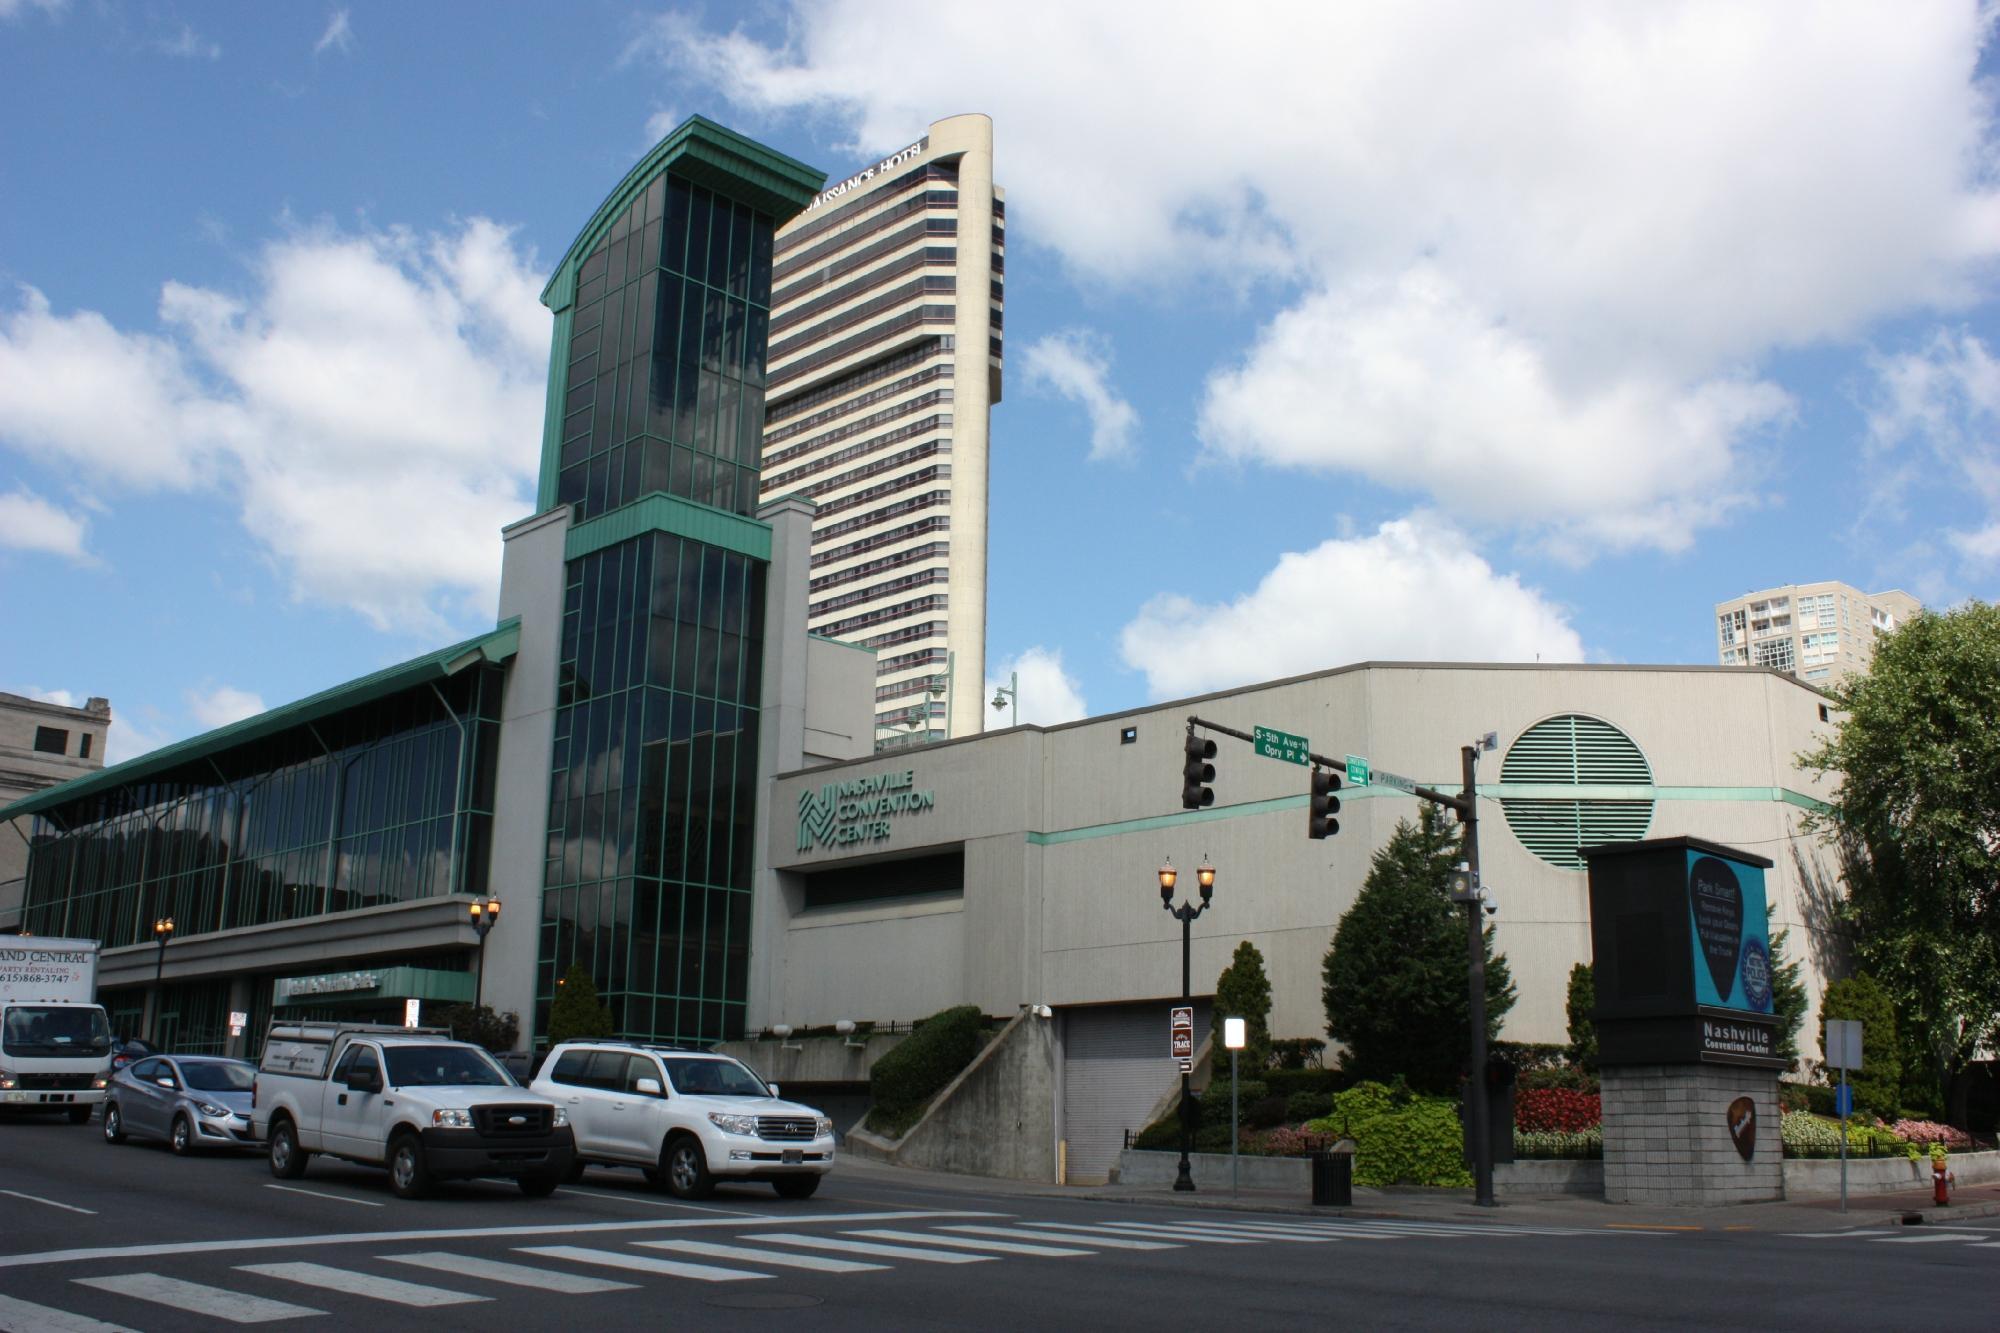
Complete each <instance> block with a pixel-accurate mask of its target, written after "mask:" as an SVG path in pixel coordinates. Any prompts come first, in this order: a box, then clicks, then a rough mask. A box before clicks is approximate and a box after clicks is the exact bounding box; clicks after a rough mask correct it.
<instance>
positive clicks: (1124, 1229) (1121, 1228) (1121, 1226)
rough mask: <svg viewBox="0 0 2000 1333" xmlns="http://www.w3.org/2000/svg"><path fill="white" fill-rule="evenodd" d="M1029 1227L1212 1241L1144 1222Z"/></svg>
mask: <svg viewBox="0 0 2000 1333" xmlns="http://www.w3.org/2000/svg"><path fill="white" fill-rule="evenodd" d="M1028 1225H1029V1226H1031V1227H1034V1228H1035V1229H1036V1230H1038V1231H1039V1230H1045V1229H1047V1228H1049V1227H1054V1226H1062V1227H1066V1228H1068V1229H1069V1230H1071V1231H1089V1232H1098V1231H1102V1232H1107V1233H1109V1234H1111V1235H1114V1236H1152V1237H1154V1238H1155V1239H1159V1240H1178V1241H1191V1240H1194V1241H1200V1240H1209V1239H1210V1237H1208V1236H1206V1235H1205V1234H1203V1233H1202V1232H1201V1231H1199V1230H1196V1229H1193V1228H1191V1227H1169V1226H1158V1225H1151V1224H1148V1223H1144V1222H1062V1223H1056V1222H1030V1223H1028ZM1213 1240H1214V1243H1215V1244H1217V1245H1258V1244H1262V1242H1261V1241H1255V1240H1252V1239H1251V1238H1250V1237H1248V1236H1216V1237H1214V1238H1213Z"/></svg>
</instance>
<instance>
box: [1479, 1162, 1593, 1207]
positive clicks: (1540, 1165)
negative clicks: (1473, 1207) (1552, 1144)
mask: <svg viewBox="0 0 2000 1333" xmlns="http://www.w3.org/2000/svg"><path fill="white" fill-rule="evenodd" d="M1493 1194H1494V1197H1495V1198H1501V1199H1555V1198H1561V1197H1563V1196H1565V1195H1571V1194H1583V1195H1588V1196H1589V1197H1591V1198H1593V1199H1601V1198H1603V1197H1604V1163H1602V1162H1596V1161H1587V1160H1577V1161H1539V1160H1530V1159H1527V1158H1520V1157H1517V1158H1515V1159H1514V1160H1513V1161H1511V1162H1496V1163H1494V1165H1493Z"/></svg>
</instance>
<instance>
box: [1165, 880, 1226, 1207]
mask: <svg viewBox="0 0 2000 1333" xmlns="http://www.w3.org/2000/svg"><path fill="white" fill-rule="evenodd" d="M1194 874H1195V880H1196V882H1197V883H1198V884H1199V885H1200V886H1201V903H1200V905H1199V906H1197V905H1195V904H1193V903H1187V902H1183V903H1182V904H1181V905H1180V906H1179V907H1176V906H1174V884H1175V882H1176V881H1177V880H1178V879H1179V878H1180V872H1179V871H1177V870H1175V869H1174V868H1173V866H1172V864H1171V863H1169V864H1167V865H1163V866H1161V867H1160V906H1162V907H1164V908H1166V909H1167V911H1169V912H1171V913H1173V916H1174V919H1175V920H1176V921H1179V922H1180V923H1181V1004H1182V1006H1183V1007H1192V1005H1193V1004H1194V999H1193V995H1192V992H1191V991H1190V989H1189V986H1190V982H1191V978H1190V976H1189V973H1188V948H1189V941H1190V939H1191V938H1192V935H1191V929H1190V928H1191V927H1192V926H1193V925H1194V919H1195V918H1196V917H1198V916H1200V915H1201V914H1202V913H1203V912H1205V911H1207V910H1208V904H1209V900H1210V899H1211V898H1213V897H1214V896H1215V867H1214V866H1212V865H1209V864H1207V863H1206V862H1204V863H1203V864H1202V866H1201V868H1200V869H1199V870H1196V871H1195V872H1194ZM1192 1064H1193V1061H1192V1060H1190V1061H1189V1062H1188V1063H1187V1064H1185V1065H1183V1066H1181V1165H1180V1172H1179V1173H1178V1174H1177V1175H1176V1176H1175V1177H1174V1188H1175V1189H1177V1190H1191V1189H1193V1188H1194V1174H1193V1172H1192V1171H1190V1170H1189V1168H1188V1154H1189V1153H1190V1152H1192V1151H1193V1150H1194V1116H1195V1110H1194V1093H1193V1092H1192V1091H1191V1090H1190V1088H1189V1087H1188V1083H1189V1079H1190V1066H1191V1065H1192Z"/></svg>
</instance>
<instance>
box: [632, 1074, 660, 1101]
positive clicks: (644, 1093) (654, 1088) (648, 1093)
mask: <svg viewBox="0 0 2000 1333" xmlns="http://www.w3.org/2000/svg"><path fill="white" fill-rule="evenodd" d="M632 1091H634V1092H636V1093H638V1094H639V1095H640V1096H641V1097H657V1096H659V1095H660V1080H658V1079H656V1078H642V1079H640V1080H639V1081H638V1082H637V1083H634V1084H633V1085H632Z"/></svg>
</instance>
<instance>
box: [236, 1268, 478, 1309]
mask: <svg viewBox="0 0 2000 1333" xmlns="http://www.w3.org/2000/svg"><path fill="white" fill-rule="evenodd" d="M236 1271H237V1272H239V1273H255V1274H257V1276H259V1277H271V1278H277V1279H278V1280H279V1281H280V1282H296V1283H298V1284H299V1285H300V1286H304V1287H319V1288H321V1289H322V1290H325V1291H338V1292H341V1293H343V1294H344V1295H348V1296H366V1297H369V1298H370V1299H372V1300H378V1301H393V1302H395V1303H396V1304H397V1305H416V1306H422V1307H424V1308H429V1307H431V1306H433V1305H469V1304H471V1303H472V1302H474V1301H490V1300H492V1299H493V1298H492V1297H491V1296H474V1295H471V1294H469V1293H467V1292H463V1291H447V1290H445V1289H444V1288H443V1287H426V1286H424V1285H423V1284H422V1283H420V1282H403V1281H400V1280H399V1279H396V1278H393V1277H375V1276H373V1275H371V1274H368V1273H351V1272H349V1271H348V1270H347V1269H345V1268H329V1267H327V1266H326V1265H325V1264H307V1263H291V1264H238V1265H237V1266H236Z"/></svg>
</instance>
